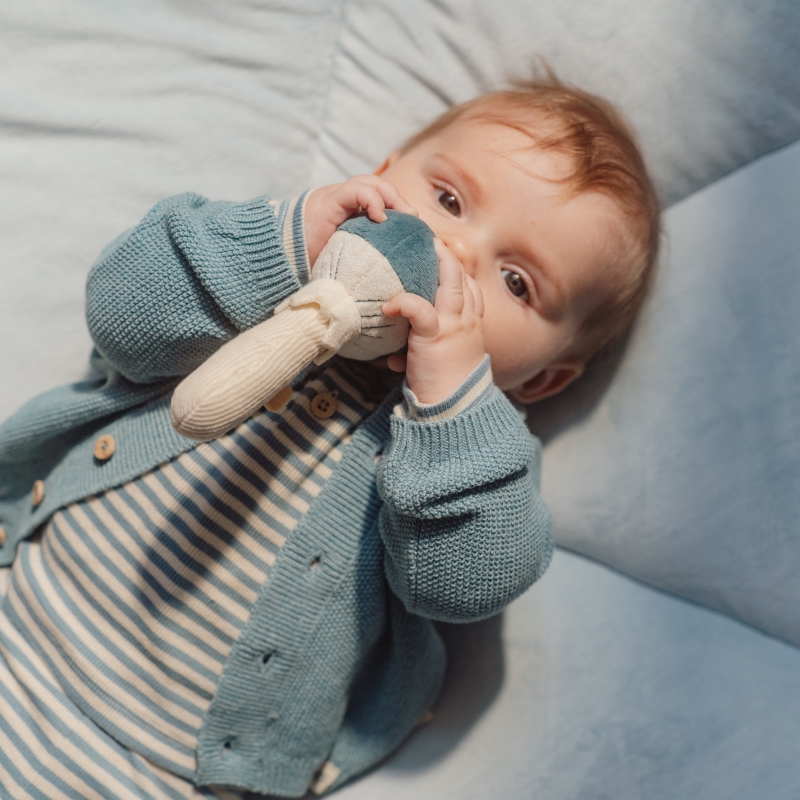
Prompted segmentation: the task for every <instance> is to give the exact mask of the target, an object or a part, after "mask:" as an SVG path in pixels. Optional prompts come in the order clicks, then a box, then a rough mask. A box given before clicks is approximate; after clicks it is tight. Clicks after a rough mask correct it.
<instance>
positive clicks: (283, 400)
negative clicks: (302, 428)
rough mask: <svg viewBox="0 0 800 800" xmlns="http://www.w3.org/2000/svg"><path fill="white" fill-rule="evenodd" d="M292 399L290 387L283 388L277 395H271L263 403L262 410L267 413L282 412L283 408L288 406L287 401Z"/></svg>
mask: <svg viewBox="0 0 800 800" xmlns="http://www.w3.org/2000/svg"><path fill="white" fill-rule="evenodd" d="M291 399H292V387H291V386H284V387H283V389H281V390H280V391H279V392H278V393H277V394H274V395H272V397H270V399H269V400H267V402H266V403H264V408H266V409H267V411H273V412H274V411H283V409H284V408H286V406H287V405H288V403H289V401H290V400H291Z"/></svg>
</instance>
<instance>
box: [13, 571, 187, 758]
mask: <svg viewBox="0 0 800 800" xmlns="http://www.w3.org/2000/svg"><path fill="white" fill-rule="evenodd" d="M20 580H25V579H24V576H23V575H22V572H21V570H18V571H16V572H15V574H14V584H15V585H18V584H19V582H20ZM25 583H26V586H24V587H22V588H24V589H26V590H27V591H26V594H27V595H29V599H30V600H31V603H32V605H34V606H35V610H36V611H37V612H38V615H39V617H42V618H44V619H45V620H46V617H45V615H44V613H43V612H44V610H43V609H42V607H41V606H40V605H39V603H38V601H37V599H36V596H35V595H33V593H32V592H31V591H30V586H28V585H27V581H25ZM8 598H9V600H10V602H11V607H12V608H13V609H14V611H15V612H16V613H17V615H18V616H19V617H20V619H21V620H22V622H23V624H24V625H25V628H26V630H27V631H29V632H30V634H31V635H32V636H33V637H34V638H35V639H36V641H37V643H38V645H39V647H40V648H41V649H42V650H43V651H44V652H45V653H47V655H48V656H49V657H50V658H51V659H52V660H53V661H54V662H55V663H56V665H57V666H58V669H59V671H60V672H61V674H63V675H64V677H65V678H66V679H67V681H68V682H69V683H70V685H72V686H77V687H80V688H81V689H84V690H85V688H86V687H85V686H82V684H81V681H80V679H79V678H78V676H77V675H76V674H75V671H74V670H73V668H72V665H71V664H69V662H67V661H66V659H64V657H63V656H62V654H61V653H60V652H59V650H58V648H57V647H55V646H54V645H53V644H52V643H51V642H50V640H49V639H48V637H47V636H46V635H45V634H44V632H43V631H42V630H41V628H40V627H39V626H38V625H37V623H36V621H35V620H34V619H33V618H32V617H31V615H30V613H29V612H28V609H27V608H26V607H25V604H24V603H22V602H21V600H20V598H19V597H18V596H17V594H16V592H14V591H10V592H9V594H8ZM82 696H83V698H84V700H85V701H86V703H87V704H88V705H90V706H91V707H92V708H93V709H94V710H95V711H96V712H97V713H98V714H100V715H101V716H104V717H106V719H108V720H109V721H110V722H111V723H112V724H114V725H116V726H117V727H119V728H120V729H122V730H123V731H128V732H130V731H131V728H133V732H135V733H136V734H137V738H138V740H139V741H140V742H141V743H142V745H143V746H145V747H148V748H150V749H151V750H153V751H155V752H157V753H160V754H161V755H162V756H163V757H164V758H167V759H169V760H171V761H173V762H174V763H175V764H176V765H178V766H179V767H180V768H181V769H186V770H191V771H194V769H195V768H196V761H195V759H194V758H193V757H190V756H187V755H185V754H184V753H181V752H179V751H177V750H174V749H173V748H171V747H170V746H169V744H168V743H166V742H164V741H163V740H161V739H156V738H154V737H153V736H151V735H150V734H149V733H147V731H145V730H142V729H141V728H138V727H135V726H134V725H132V723H131V720H129V719H128V717H127V716H125V715H124V714H122V713H121V712H120V711H118V710H117V709H116V708H114V707H112V706H110V705H109V704H108V703H106V702H105V701H104V700H102V699H101V698H100V697H98V696H97V695H95V694H93V693H92V692H85V691H83V692H82Z"/></svg>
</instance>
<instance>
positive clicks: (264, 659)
mask: <svg viewBox="0 0 800 800" xmlns="http://www.w3.org/2000/svg"><path fill="white" fill-rule="evenodd" d="M271 658H272V653H263V654H262V656H261V669H264V667H266V666H267V664H269V661H270V659H271Z"/></svg>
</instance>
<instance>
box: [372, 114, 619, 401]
mask: <svg viewBox="0 0 800 800" xmlns="http://www.w3.org/2000/svg"><path fill="white" fill-rule="evenodd" d="M570 172H571V163H570V160H569V158H568V157H567V156H565V155H564V154H560V153H553V152H545V151H542V150H540V149H537V148H535V147H534V146H533V143H532V140H531V139H530V137H528V136H527V135H526V134H524V133H522V132H521V131H518V130H516V129H514V128H510V127H508V126H505V125H502V124H499V123H492V122H482V121H480V120H477V119H474V118H473V119H470V118H465V119H461V120H458V121H456V122H455V123H454V124H452V125H450V126H449V127H448V128H446V129H444V130H442V131H440V132H439V133H437V134H435V135H434V136H432V137H431V138H429V139H426V140H425V141H423V142H421V143H420V144H419V145H417V146H416V147H414V148H413V149H411V150H409V151H408V152H406V153H404V154H403V155H397V154H395V155H394V156H392V157H390V158H389V160H388V161H387V162H386V164H384V166H383V167H381V168H380V169H379V170H378V174H380V175H381V177H383V178H384V179H385V180H387V181H388V182H389V183H391V184H392V185H394V187H395V188H396V189H397V190H398V191H399V192H400V194H401V195H402V196H403V198H404V199H405V200H406V201H407V202H409V203H410V204H411V205H412V206H413V207H414V208H415V209H416V210H417V211H418V212H419V215H420V217H421V218H422V219H423V220H424V221H425V222H426V223H427V224H428V225H429V226H430V227H431V228H432V229H433V231H434V232H435V233H436V235H437V236H438V237H439V238H440V239H441V240H442V241H443V242H444V243H445V244H446V245H447V246H448V247H449V248H450V249H451V250H452V251H453V252H454V253H455V254H456V256H458V258H459V259H460V261H461V263H462V264H463V265H464V269H465V270H466V272H467V274H468V275H470V276H471V277H472V278H473V279H474V280H475V281H476V282H477V284H478V285H479V286H480V289H481V292H482V294H483V300H484V307H485V312H484V316H483V324H484V335H485V341H486V352H487V353H489V355H490V356H491V359H492V371H493V373H494V378H495V382H496V383H497V385H498V386H499V387H500V388H501V389H503V390H505V391H509V392H510V393H511V394H514V395H516V396H517V397H518V398H519V399H520V400H522V401H524V402H528V401H531V400H534V399H538V398H540V397H543V396H547V395H548V394H554V393H555V392H556V391H559V390H560V389H561V388H563V387H564V386H565V385H566V384H567V383H569V382H570V380H572V379H574V378H575V377H577V376H578V375H580V373H581V371H582V369H583V364H582V361H581V359H579V358H577V357H570V355H569V353H570V345H571V344H572V343H573V341H574V339H575V336H576V334H577V333H578V331H579V330H580V327H581V324H582V323H583V321H584V320H585V319H586V317H587V316H588V314H590V313H591V312H592V311H593V310H594V309H595V308H596V307H597V306H598V305H599V303H601V302H603V301H604V300H605V299H607V298H608V297H609V296H610V295H611V293H612V292H613V290H614V286H615V284H616V280H615V275H614V271H613V269H612V268H611V266H610V265H612V264H614V262H615V261H616V260H618V259H617V258H616V256H617V255H618V254H619V253H620V251H621V247H622V238H621V233H622V231H623V225H622V219H623V218H622V213H621V211H620V210H619V209H618V207H617V206H616V204H615V203H614V202H613V201H612V200H611V199H610V198H608V197H606V196H605V195H603V194H599V193H596V192H587V193H583V194H579V195H576V196H573V197H570V196H569V195H568V194H567V190H566V186H567V185H566V184H564V183H556V182H554V181H553V179H558V178H562V177H565V176H566V175H569V174H570Z"/></svg>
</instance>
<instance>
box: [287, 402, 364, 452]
mask: <svg viewBox="0 0 800 800" xmlns="http://www.w3.org/2000/svg"><path fill="white" fill-rule="evenodd" d="M306 411H308V412H309V413H311V412H310V409H309V408H306ZM312 416H313V414H312ZM284 419H285V420H286V422H287V423H288V424H289V425H290V426H291V427H292V428H293V430H294V431H295V432H296V433H299V434H300V435H301V436H302V437H303V439H305V440H306V442H308V443H309V444H311V445H313V446H314V447H316V448H318V449H319V450H320V451H321V452H322V453H323V454H324V455H328V456H329V457H330V458H333V459H334V460H335V461H339V459H341V457H342V456H341V451H338V450H336V449H335V448H337V447H338V446H340V445H341V444H346V443H347V442H349V441H350V439H351V438H352V435H353V434H352V426H347V425H342V423H341V422H339V421H338V420H337V419H336V417H329V418H328V419H326V420H321V424H323V425H324V427H325V429H326V431H327V432H329V433H331V434H333V436H334V443H331V442H330V441H328V439H326V438H325V437H324V436H321V435H320V434H318V433H317V432H316V431H314V430H312V429H311V428H309V427H308V425H306V424H305V422H303V420H301V419H300V417H299V416H298V415H297V414H296V413H295V412H294V411H293V410H292V408H291V406H290V407H289V408H287V409H286V412H285V413H284ZM275 433H278V431H275ZM337 452H338V453H339V457H338V458H337V457H336V455H335V454H336V453H337Z"/></svg>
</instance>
